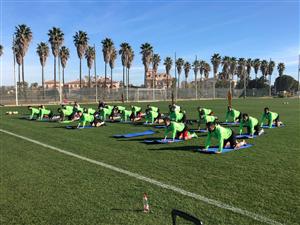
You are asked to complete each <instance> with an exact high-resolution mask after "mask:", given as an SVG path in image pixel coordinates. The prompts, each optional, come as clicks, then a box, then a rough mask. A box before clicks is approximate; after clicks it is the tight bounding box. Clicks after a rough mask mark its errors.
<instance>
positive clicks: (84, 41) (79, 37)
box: [73, 30, 89, 88]
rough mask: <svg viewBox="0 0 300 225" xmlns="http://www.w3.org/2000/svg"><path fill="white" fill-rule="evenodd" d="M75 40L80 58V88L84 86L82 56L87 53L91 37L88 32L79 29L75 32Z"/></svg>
mask: <svg viewBox="0 0 300 225" xmlns="http://www.w3.org/2000/svg"><path fill="white" fill-rule="evenodd" d="M73 38H74V40H73V42H74V44H75V47H76V49H77V55H78V58H79V86H80V88H82V84H81V77H82V68H81V61H82V58H83V56H84V54H85V51H86V49H87V48H88V41H89V38H88V36H87V33H86V32H84V31H81V30H80V31H78V32H76V33H75V35H74V36H73Z"/></svg>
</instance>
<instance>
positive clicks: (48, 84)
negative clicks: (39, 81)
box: [44, 80, 63, 89]
mask: <svg viewBox="0 0 300 225" xmlns="http://www.w3.org/2000/svg"><path fill="white" fill-rule="evenodd" d="M54 84H55V82H54V80H46V81H45V82H44V88H45V89H53V88H54V86H55V85H54ZM61 86H63V85H62V84H61ZM56 87H57V88H59V81H58V80H57V81H56Z"/></svg>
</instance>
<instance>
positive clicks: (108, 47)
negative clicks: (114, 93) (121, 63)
mask: <svg viewBox="0 0 300 225" xmlns="http://www.w3.org/2000/svg"><path fill="white" fill-rule="evenodd" d="M101 43H102V53H103V59H104V64H105V75H104V88H105V89H106V79H107V64H108V63H109V60H110V56H111V54H112V52H113V50H114V49H115V47H114V43H113V41H112V40H111V39H110V38H105V39H104V40H102V41H101Z"/></svg>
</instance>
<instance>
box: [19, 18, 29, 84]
mask: <svg viewBox="0 0 300 225" xmlns="http://www.w3.org/2000/svg"><path fill="white" fill-rule="evenodd" d="M15 37H16V38H15V43H16V45H18V48H19V54H20V55H21V59H22V83H23V85H24V82H25V76H24V73H25V72H24V57H25V55H26V52H27V50H28V48H29V44H30V42H31V41H32V32H31V29H30V27H28V26H27V25H25V24H21V25H18V26H17V27H15Z"/></svg>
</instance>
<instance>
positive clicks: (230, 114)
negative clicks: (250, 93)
mask: <svg viewBox="0 0 300 225" xmlns="http://www.w3.org/2000/svg"><path fill="white" fill-rule="evenodd" d="M240 114H241V112H240V111H237V110H235V109H232V110H231V111H227V113H226V121H225V122H228V119H229V117H231V118H233V122H235V120H236V119H237V118H238V117H239V116H240Z"/></svg>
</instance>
